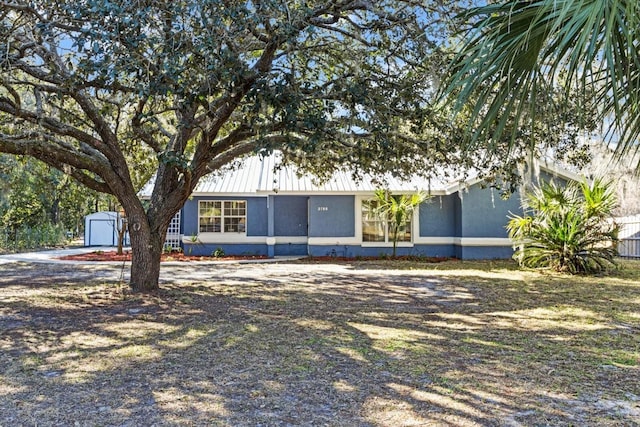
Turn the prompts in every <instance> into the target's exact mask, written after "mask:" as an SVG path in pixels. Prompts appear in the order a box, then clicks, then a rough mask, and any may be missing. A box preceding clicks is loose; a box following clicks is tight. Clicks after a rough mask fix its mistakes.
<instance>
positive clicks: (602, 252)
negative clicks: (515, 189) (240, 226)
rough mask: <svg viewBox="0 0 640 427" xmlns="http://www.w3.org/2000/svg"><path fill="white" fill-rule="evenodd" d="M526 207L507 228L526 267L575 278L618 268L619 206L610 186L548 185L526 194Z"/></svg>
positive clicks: (519, 259)
mask: <svg viewBox="0 0 640 427" xmlns="http://www.w3.org/2000/svg"><path fill="white" fill-rule="evenodd" d="M522 207H523V210H524V212H525V213H524V214H523V215H522V216H520V215H512V216H511V218H510V220H509V223H508V225H507V230H508V232H509V237H510V238H511V239H512V240H513V242H514V244H515V245H516V247H517V249H516V252H515V254H514V258H515V259H517V260H518V262H519V263H520V264H521V265H524V266H526V267H535V268H538V267H546V268H552V269H554V270H557V271H565V272H569V273H572V274H575V273H592V272H598V271H603V270H608V269H610V268H613V267H615V256H616V254H617V252H616V242H617V234H618V227H617V226H616V224H615V223H614V222H612V221H611V220H610V217H611V212H612V210H613V209H614V208H615V207H616V196H615V193H614V191H613V187H612V185H611V183H610V182H605V181H603V180H601V179H596V180H594V181H593V182H592V183H587V182H583V183H581V184H579V185H577V184H569V185H567V186H558V185H555V184H554V183H547V184H543V185H542V186H540V187H538V188H535V189H533V190H532V191H530V192H527V193H525V197H524V200H523V206H522Z"/></svg>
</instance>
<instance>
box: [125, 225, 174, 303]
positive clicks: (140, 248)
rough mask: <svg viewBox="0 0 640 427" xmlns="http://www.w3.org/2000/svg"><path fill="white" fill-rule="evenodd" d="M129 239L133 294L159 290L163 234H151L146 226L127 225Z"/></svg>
mask: <svg viewBox="0 0 640 427" xmlns="http://www.w3.org/2000/svg"><path fill="white" fill-rule="evenodd" d="M129 230H130V231H129V233H130V238H131V279H130V282H129V284H130V286H131V290H133V291H134V292H153V291H155V290H157V289H158V288H159V286H158V280H159V278H160V255H162V245H163V244H164V239H165V235H164V233H159V232H152V231H151V230H150V229H149V227H148V226H147V225H146V224H140V223H139V222H134V223H131V224H129Z"/></svg>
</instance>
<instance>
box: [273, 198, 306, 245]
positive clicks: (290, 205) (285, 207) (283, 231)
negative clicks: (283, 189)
mask: <svg viewBox="0 0 640 427" xmlns="http://www.w3.org/2000/svg"><path fill="white" fill-rule="evenodd" d="M308 199H309V198H308V197H307V196H275V197H274V198H273V212H274V218H273V219H274V235H275V236H306V235H307V217H308V214H307V201H308ZM265 215H266V212H265Z"/></svg>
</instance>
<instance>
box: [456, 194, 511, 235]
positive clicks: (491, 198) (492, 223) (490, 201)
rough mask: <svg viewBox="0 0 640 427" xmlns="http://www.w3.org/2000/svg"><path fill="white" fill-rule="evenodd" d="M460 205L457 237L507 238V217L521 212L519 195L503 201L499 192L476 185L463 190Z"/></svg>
mask: <svg viewBox="0 0 640 427" xmlns="http://www.w3.org/2000/svg"><path fill="white" fill-rule="evenodd" d="M460 205H461V209H460V219H461V221H460V232H461V234H460V235H459V236H457V237H508V235H507V230H506V228H505V225H506V224H507V221H508V218H507V216H508V215H509V213H510V212H512V213H519V212H521V209H520V195H519V193H514V194H512V195H511V197H509V199H507V200H503V199H501V198H500V192H499V191H497V190H492V189H489V188H482V187H481V186H480V185H478V184H476V185H473V186H471V187H470V188H469V190H468V191H464V190H463V193H462V198H461V199H460Z"/></svg>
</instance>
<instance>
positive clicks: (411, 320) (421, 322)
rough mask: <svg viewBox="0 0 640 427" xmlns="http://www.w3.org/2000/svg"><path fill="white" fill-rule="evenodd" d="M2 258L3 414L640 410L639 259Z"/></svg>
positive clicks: (297, 415)
mask: <svg viewBox="0 0 640 427" xmlns="http://www.w3.org/2000/svg"><path fill="white" fill-rule="evenodd" d="M120 275H121V271H120V269H118V268H117V267H113V266H112V267H109V266H105V267H102V266H76V265H74V266H68V265H66V266H65V265H53V264H39V265H36V264H34V265H26V264H3V265H0V425H3V426H13V425H39V426H43V425H74V424H76V425H82V426H84V425H109V426H112V425H113V426H129V425H130V426H139V425H158V426H161V425H214V426H215V425H220V426H244V425H246V426H257V425H264V426H287V425H289V426H298V425H305V426H306V425H329V426H416V425H420V426H422V425H443V426H475V425H483V426H484V425H526V426H532V425H554V426H557V425H561V426H562V425H566V426H569V425H580V426H633V425H640V263H638V262H625V263H624V264H623V269H622V270H621V271H619V272H617V273H615V274H613V275H610V276H602V277H570V276H564V275H558V274H550V273H539V272H534V271H520V270H518V269H516V268H515V266H514V265H513V264H512V263H508V262H476V263H472V262H444V263H438V264H424V263H422V264H420V263H417V262H402V263H395V262H389V261H387V262H373V261H372V262H357V263H352V264H342V265H332V264H312V263H308V262H307V263H297V264H262V265H260V264H258V265H233V266H219V265H218V266H214V265H207V266H194V265H190V266H180V267H177V266H169V267H163V272H162V277H163V278H164V279H163V280H164V281H163V283H162V291H161V292H159V293H158V294H156V295H152V296H138V295H130V294H128V293H127V292H126V287H125V286H124V285H122V284H120V283H119V282H118V278H119V277H120Z"/></svg>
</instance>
